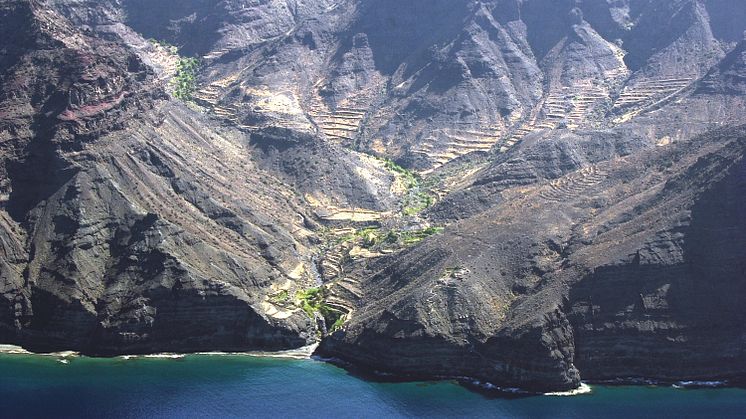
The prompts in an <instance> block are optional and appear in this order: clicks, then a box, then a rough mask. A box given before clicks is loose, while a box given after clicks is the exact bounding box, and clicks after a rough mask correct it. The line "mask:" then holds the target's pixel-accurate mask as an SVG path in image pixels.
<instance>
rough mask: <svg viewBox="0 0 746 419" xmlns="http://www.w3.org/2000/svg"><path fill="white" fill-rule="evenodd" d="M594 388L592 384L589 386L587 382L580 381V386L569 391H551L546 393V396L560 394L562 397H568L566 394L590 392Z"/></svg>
mask: <svg viewBox="0 0 746 419" xmlns="http://www.w3.org/2000/svg"><path fill="white" fill-rule="evenodd" d="M592 391H593V389H592V388H591V386H589V385H588V384H586V383H580V386H578V388H576V389H573V390H569V391H554V392H550V393H544V395H545V396H560V397H566V396H579V395H581V394H588V393H590V392H592Z"/></svg>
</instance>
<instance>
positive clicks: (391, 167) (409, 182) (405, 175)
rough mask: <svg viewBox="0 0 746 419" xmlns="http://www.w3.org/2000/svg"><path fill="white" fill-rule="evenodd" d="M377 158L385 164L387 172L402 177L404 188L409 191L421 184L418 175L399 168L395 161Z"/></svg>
mask: <svg viewBox="0 0 746 419" xmlns="http://www.w3.org/2000/svg"><path fill="white" fill-rule="evenodd" d="M376 158H377V159H378V160H380V161H382V162H383V164H384V167H385V168H386V170H388V171H390V172H393V173H396V174H398V175H400V176H401V177H402V179H403V180H404V186H405V187H406V188H407V189H412V188H415V187H416V186H417V185H419V183H420V182H419V179H418V177H417V175H415V174H414V173H412V172H411V171H409V170H407V169H405V168H403V167H401V166H399V165H398V164H396V163H394V161H393V160H391V159H387V158H384V157H376Z"/></svg>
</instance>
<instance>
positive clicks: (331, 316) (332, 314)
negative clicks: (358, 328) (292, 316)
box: [297, 287, 344, 332]
mask: <svg viewBox="0 0 746 419" xmlns="http://www.w3.org/2000/svg"><path fill="white" fill-rule="evenodd" d="M297 298H298V302H299V305H300V307H301V308H302V309H303V311H304V312H306V314H307V315H308V317H310V318H312V319H313V318H315V317H316V314H315V313H319V314H320V315H321V316H322V317H323V318H324V321H325V322H326V324H327V325H329V324H331V325H332V326H331V328H329V331H330V332H331V331H334V330H336V329H335V328H339V327H341V326H342V324H343V323H344V313H342V312H341V311H339V310H337V309H335V308H332V307H330V306H329V305H328V304H326V303H325V302H324V299H325V295H324V288H321V287H318V288H309V289H307V290H305V291H298V295H297Z"/></svg>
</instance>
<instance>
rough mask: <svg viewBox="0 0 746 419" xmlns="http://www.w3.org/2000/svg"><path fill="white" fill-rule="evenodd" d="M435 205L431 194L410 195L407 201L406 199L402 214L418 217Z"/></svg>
mask: <svg viewBox="0 0 746 419" xmlns="http://www.w3.org/2000/svg"><path fill="white" fill-rule="evenodd" d="M433 203H434V200H433V197H432V196H431V195H430V193H428V192H423V191H417V192H415V193H412V194H409V195H408V196H407V197H406V199H404V205H403V208H402V214H404V215H407V216H412V215H417V214H419V213H420V212H422V211H424V210H425V209H427V208H429V207H430V206H432V205H433Z"/></svg>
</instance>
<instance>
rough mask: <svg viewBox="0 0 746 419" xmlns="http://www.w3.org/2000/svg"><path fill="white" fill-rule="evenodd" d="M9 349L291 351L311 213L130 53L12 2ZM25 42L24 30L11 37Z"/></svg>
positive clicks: (5, 336) (300, 333)
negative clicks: (173, 97)
mask: <svg viewBox="0 0 746 419" xmlns="http://www.w3.org/2000/svg"><path fill="white" fill-rule="evenodd" d="M2 22H3V25H2V27H3V30H4V31H7V33H8V35H9V36H13V37H15V38H16V39H17V41H18V42H16V43H14V45H13V47H14V48H15V50H13V53H12V55H11V54H7V55H5V56H4V57H3V58H4V60H3V76H2V77H3V83H2V86H3V91H2V98H1V101H2V105H0V108H2V109H3V110H4V113H3V122H2V124H3V125H2V133H3V134H2V135H3V140H4V144H5V147H4V153H5V159H4V164H3V174H4V181H5V182H4V184H3V189H4V190H3V196H4V202H3V214H4V216H3V220H4V222H3V237H4V249H5V253H6V254H7V255H9V257H7V258H5V259H4V264H3V276H4V277H5V278H7V279H6V281H4V283H3V289H2V295H3V298H4V299H5V300H6V302H7V304H4V305H3V306H4V310H3V316H2V317H0V319H2V328H0V333H1V334H2V340H4V341H10V342H17V343H21V344H24V345H26V346H29V347H31V348H35V349H42V350H46V349H54V348H75V349H80V350H84V351H87V352H93V353H123V352H125V353H126V352H142V351H145V352H150V351H158V350H200V349H210V348H225V349H242V348H243V349H246V348H274V349H277V348H285V347H295V346H301V345H303V344H306V343H308V342H310V341H312V340H313V339H314V338H315V337H314V333H315V332H314V330H315V325H314V324H312V322H311V321H310V320H309V319H308V317H307V316H306V315H305V313H303V312H302V311H301V310H300V309H298V308H293V309H289V310H283V309H281V308H278V307H275V306H274V305H272V304H271V303H270V302H269V300H268V295H270V294H274V293H276V292H279V291H280V290H281V289H287V290H289V291H292V290H293V289H296V288H304V287H306V286H307V284H308V283H312V279H310V278H306V277H304V276H303V275H300V274H298V272H301V273H302V272H303V269H302V268H303V266H305V264H306V263H307V260H306V259H307V258H308V257H309V256H308V255H309V253H308V248H307V246H308V244H307V242H305V240H303V236H304V234H307V233H304V231H306V230H305V227H304V224H303V219H302V215H303V213H304V211H305V210H304V209H303V208H301V207H300V203H299V202H298V201H297V199H296V198H294V197H293V194H292V192H291V191H290V190H288V189H287V188H286V187H285V186H283V185H282V184H281V183H280V182H279V181H277V180H275V179H274V178H273V177H272V176H271V175H270V174H269V173H265V172H263V171H262V170H261V169H259V168H257V167H255V166H254V164H253V163H251V153H250V150H249V142H248V139H247V138H246V137H244V136H243V135H242V134H240V133H238V132H233V131H216V130H214V129H213V128H210V127H209V125H208V124H207V123H206V122H207V121H206V120H204V118H200V117H198V116H197V115H195V114H193V113H191V112H189V111H187V110H186V109H184V108H182V107H181V106H179V105H177V104H174V103H170V102H169V101H167V100H164V99H165V98H166V96H165V93H164V92H163V91H162V90H161V88H160V87H159V84H158V83H156V82H155V77H154V74H153V72H152V71H151V70H149V69H148V67H147V66H145V65H144V64H143V63H142V62H141V61H140V60H139V58H138V57H137V56H136V55H135V54H134V53H132V52H129V51H127V50H126V49H124V48H122V47H121V46H120V45H117V44H112V43H107V42H104V41H101V40H99V39H95V38H91V37H88V36H86V35H84V34H82V33H80V32H78V31H77V30H76V29H74V28H72V27H71V26H70V25H68V24H67V23H66V21H65V20H64V19H60V17H59V16H58V15H55V14H53V13H52V12H50V11H49V10H48V9H45V8H43V7H40V6H39V5H38V4H36V3H35V2H21V1H19V2H11V3H9V4H7V5H4V6H3V15H2ZM11 34H12V35H11Z"/></svg>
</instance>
